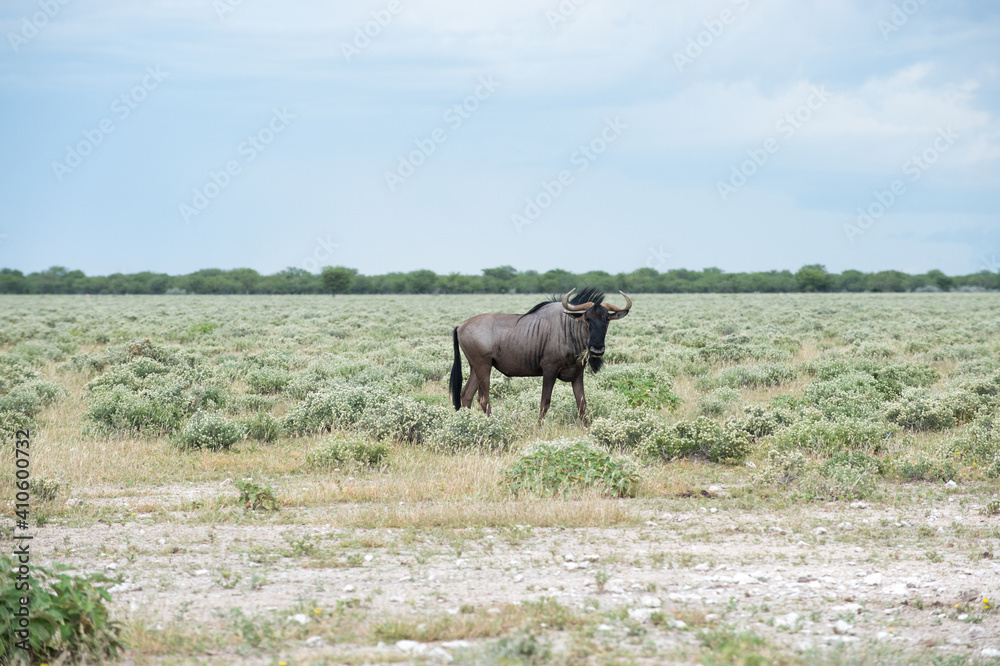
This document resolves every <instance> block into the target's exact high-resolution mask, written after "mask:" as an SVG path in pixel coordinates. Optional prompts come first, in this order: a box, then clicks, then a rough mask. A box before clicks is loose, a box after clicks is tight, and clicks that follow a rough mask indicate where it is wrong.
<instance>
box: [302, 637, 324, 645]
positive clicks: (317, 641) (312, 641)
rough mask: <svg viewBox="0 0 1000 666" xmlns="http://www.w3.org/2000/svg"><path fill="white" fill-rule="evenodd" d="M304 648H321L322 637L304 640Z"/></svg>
mask: <svg viewBox="0 0 1000 666" xmlns="http://www.w3.org/2000/svg"><path fill="white" fill-rule="evenodd" d="M306 647H308V648H320V647H323V637H322V636H310V637H309V638H307V639H306Z"/></svg>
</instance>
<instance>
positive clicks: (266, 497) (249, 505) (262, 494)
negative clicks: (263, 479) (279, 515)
mask: <svg viewBox="0 0 1000 666" xmlns="http://www.w3.org/2000/svg"><path fill="white" fill-rule="evenodd" d="M233 485H234V486H236V489H237V490H238V491H239V493H240V495H239V498H238V500H237V501H238V502H239V505H240V506H242V507H243V508H244V509H246V510H247V511H277V510H278V509H280V508H281V505H280V503H279V502H278V498H277V497H276V496H275V494H274V488H272V487H271V486H270V485H269V484H261V483H257V482H256V481H254V480H253V479H242V480H240V481H237V482H235V483H234V484H233Z"/></svg>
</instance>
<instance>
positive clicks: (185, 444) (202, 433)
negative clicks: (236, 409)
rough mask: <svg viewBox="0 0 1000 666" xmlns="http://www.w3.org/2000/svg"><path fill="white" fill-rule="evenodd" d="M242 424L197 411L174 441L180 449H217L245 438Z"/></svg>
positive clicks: (227, 446)
mask: <svg viewBox="0 0 1000 666" xmlns="http://www.w3.org/2000/svg"><path fill="white" fill-rule="evenodd" d="M246 434H247V433H246V430H245V429H244V426H243V424H241V423H239V422H237V421H230V420H228V419H226V418H225V417H222V416H219V415H218V414H212V413H209V412H198V413H197V414H195V415H194V416H193V417H191V420H190V421H188V422H187V425H185V426H184V429H183V430H182V431H181V433H180V437H178V439H177V441H176V443H177V446H178V447H180V448H182V449H209V450H210V451H218V450H221V449H228V448H229V447H230V446H232V445H233V444H235V443H236V442H239V441H241V440H243V439H245V438H246Z"/></svg>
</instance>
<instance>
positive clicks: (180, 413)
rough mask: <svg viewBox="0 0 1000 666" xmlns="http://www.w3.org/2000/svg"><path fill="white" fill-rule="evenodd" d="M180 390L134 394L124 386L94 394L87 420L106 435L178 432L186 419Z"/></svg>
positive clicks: (167, 389)
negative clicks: (184, 418)
mask: <svg viewBox="0 0 1000 666" xmlns="http://www.w3.org/2000/svg"><path fill="white" fill-rule="evenodd" d="M175 388H176V387H162V388H161V390H159V391H152V390H150V391H141V392H134V391H130V390H129V389H128V388H126V387H124V386H115V387H111V388H110V389H106V390H100V391H97V392H94V393H93V394H92V396H91V398H90V405H89V407H88V408H87V419H88V420H90V421H91V422H92V423H93V424H94V425H95V426H96V427H97V429H98V430H99V431H101V432H105V433H141V434H151V435H159V434H166V433H171V432H174V431H175V430H177V429H178V428H179V427H180V425H181V422H182V421H183V417H184V409H183V403H184V399H183V396H182V395H181V392H180V391H179V390H175Z"/></svg>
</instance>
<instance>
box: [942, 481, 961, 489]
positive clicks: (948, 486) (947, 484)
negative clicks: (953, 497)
mask: <svg viewBox="0 0 1000 666" xmlns="http://www.w3.org/2000/svg"><path fill="white" fill-rule="evenodd" d="M944 487H945V488H958V484H957V483H955V481H954V480H952V481H949V482H948V483H946V484H944Z"/></svg>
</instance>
